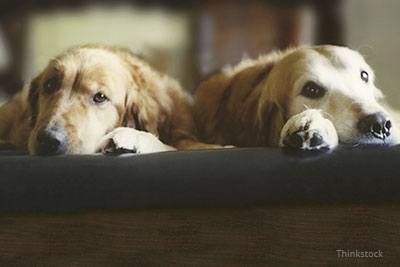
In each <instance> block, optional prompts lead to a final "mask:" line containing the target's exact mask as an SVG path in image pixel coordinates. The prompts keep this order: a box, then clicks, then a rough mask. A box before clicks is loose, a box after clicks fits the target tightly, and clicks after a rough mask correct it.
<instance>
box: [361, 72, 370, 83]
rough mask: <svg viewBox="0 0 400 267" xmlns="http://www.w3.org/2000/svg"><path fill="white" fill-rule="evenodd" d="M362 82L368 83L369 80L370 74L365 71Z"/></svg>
mask: <svg viewBox="0 0 400 267" xmlns="http://www.w3.org/2000/svg"><path fill="white" fill-rule="evenodd" d="M361 80H363V81H364V82H366V83H367V82H368V80H369V75H368V72H366V71H365V70H363V71H361Z"/></svg>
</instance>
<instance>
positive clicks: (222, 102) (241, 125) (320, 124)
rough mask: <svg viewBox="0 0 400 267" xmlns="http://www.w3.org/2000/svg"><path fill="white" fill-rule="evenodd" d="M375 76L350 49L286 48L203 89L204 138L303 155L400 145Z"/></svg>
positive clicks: (199, 103)
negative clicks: (279, 148) (345, 145)
mask: <svg viewBox="0 0 400 267" xmlns="http://www.w3.org/2000/svg"><path fill="white" fill-rule="evenodd" d="M374 80H375V77H374V72H373V71H372V69H371V68H370V66H369V65H368V64H367V63H366V62H365V60H364V59H363V57H362V56H361V55H360V54H359V53H357V52H356V51H353V50H351V49H349V48H346V47H338V46H330V45H325V46H314V47H303V48H294V49H289V50H287V51H283V52H273V53H270V54H267V55H263V56H260V57H259V58H258V59H256V60H250V59H249V60H244V61H242V62H240V63H239V64H238V65H236V66H235V67H232V68H228V69H226V70H224V71H222V72H221V73H218V74H216V75H214V76H212V77H211V78H210V79H208V80H206V81H205V82H203V83H201V84H200V86H199V88H198V90H197V93H196V97H195V103H194V117H195V121H196V123H197V125H198V129H199V134H200V139H202V141H205V142H212V143H216V144H221V145H228V144H229V145H235V146H287V147H293V148H297V149H302V150H315V149H323V148H334V147H335V146H336V145H337V144H339V143H350V144H382V145H390V144H397V143H399V140H400V138H399V135H398V129H397V128H396V124H395V123H394V121H393V118H392V117H391V116H390V115H389V114H388V112H387V110H385V108H384V107H383V106H382V104H381V100H382V98H383V95H382V93H381V91H380V90H379V89H377V88H376V87H375V85H374Z"/></svg>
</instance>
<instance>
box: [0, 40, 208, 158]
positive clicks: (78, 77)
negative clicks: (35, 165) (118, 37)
mask: <svg viewBox="0 0 400 267" xmlns="http://www.w3.org/2000/svg"><path fill="white" fill-rule="evenodd" d="M0 140H1V141H0V145H2V146H3V147H7V148H9V147H10V146H14V147H16V148H19V149H27V150H28V151H29V153H30V154H32V155H55V154H89V153H95V152H97V151H106V152H126V151H128V152H136V153H147V152H159V151H165V150H172V149H175V148H176V149H190V148H199V147H202V144H201V143H198V142H197V139H196V137H195V134H194V123H193V119H192V115H191V110H190V106H189V104H188V95H187V94H185V92H184V91H183V90H182V89H181V87H180V85H179V84H178V83H177V82H176V81H175V80H173V79H171V78H169V77H167V76H165V75H161V74H160V73H158V72H157V71H155V70H154V69H153V68H151V67H150V66H149V65H148V64H147V63H146V62H144V61H143V60H141V59H140V58H138V57H136V56H134V55H133V54H132V53H130V52H129V51H127V50H123V49H118V48H114V47H107V46H102V45H84V46H79V47H75V48H71V49H69V50H67V51H66V52H64V53H62V54H61V55H59V56H58V57H56V58H54V59H52V60H51V61H50V62H49V64H48V66H47V67H46V68H45V70H44V71H43V72H42V73H41V74H40V75H38V76H37V77H36V78H35V79H33V80H32V81H31V82H30V84H29V86H28V88H26V90H24V91H22V92H21V93H18V94H16V95H15V96H14V97H13V99H12V100H11V101H10V102H9V103H7V104H5V105H4V106H2V107H1V108H0Z"/></svg>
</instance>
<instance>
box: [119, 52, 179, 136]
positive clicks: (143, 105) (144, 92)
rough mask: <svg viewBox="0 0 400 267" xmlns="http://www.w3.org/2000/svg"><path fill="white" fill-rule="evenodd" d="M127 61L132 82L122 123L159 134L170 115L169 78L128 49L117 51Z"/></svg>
mask: <svg viewBox="0 0 400 267" xmlns="http://www.w3.org/2000/svg"><path fill="white" fill-rule="evenodd" d="M118 53H119V54H120V56H121V57H122V59H123V60H124V61H125V62H126V63H127V66H128V70H129V71H130V74H131V78H132V85H131V87H130V88H129V89H128V90H127V95H126V98H125V108H124V115H123V118H122V121H121V123H122V126H125V127H132V128H135V129H138V130H141V131H147V132H150V133H152V134H154V135H156V136H159V130H160V129H159V128H160V125H161V124H162V123H163V122H164V121H165V120H166V118H167V117H168V114H169V112H168V110H169V109H170V106H171V102H172V100H171V97H170V96H169V95H168V93H167V90H168V86H167V84H166V80H165V79H164V78H163V77H161V76H160V74H159V73H157V72H156V71H154V70H153V69H152V68H151V67H150V66H149V65H148V64H147V63H145V62H144V61H142V60H141V59H140V58H138V57H136V56H134V55H133V54H131V53H130V52H128V51H118Z"/></svg>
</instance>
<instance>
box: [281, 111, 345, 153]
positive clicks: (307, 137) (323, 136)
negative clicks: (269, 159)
mask: <svg viewBox="0 0 400 267" xmlns="http://www.w3.org/2000/svg"><path fill="white" fill-rule="evenodd" d="M279 145H280V146H282V147H290V148H296V149H301V150H319V149H327V148H334V147H335V146H337V145H338V135H337V132H336V129H335V127H334V126H333V124H332V122H331V121H330V120H328V119H326V118H324V117H323V116H322V113H321V112H320V111H319V110H316V109H307V110H305V111H303V112H301V113H299V114H297V115H295V116H293V117H291V118H290V119H289V120H288V121H287V122H286V124H285V125H284V126H283V128H282V131H281V137H280V142H279Z"/></svg>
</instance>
